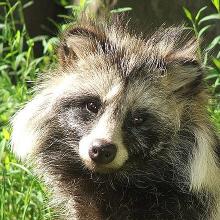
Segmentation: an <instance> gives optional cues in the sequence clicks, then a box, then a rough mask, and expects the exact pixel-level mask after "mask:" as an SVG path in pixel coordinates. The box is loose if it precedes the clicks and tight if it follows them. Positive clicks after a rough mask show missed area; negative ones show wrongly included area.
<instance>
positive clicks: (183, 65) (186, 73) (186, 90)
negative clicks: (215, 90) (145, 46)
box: [153, 27, 203, 95]
mask: <svg viewBox="0 0 220 220" xmlns="http://www.w3.org/2000/svg"><path fill="white" fill-rule="evenodd" d="M158 38H159V39H158ZM153 39H154V40H155V39H157V40H156V41H157V42H156V43H157V46H156V51H157V54H158V56H159V57H161V59H162V60H163V62H164V63H165V66H166V71H167V74H165V79H164V80H163V81H164V83H165V84H166V86H167V87H169V88H170V89H171V91H172V92H174V93H177V94H178V95H194V94H195V93H198V92H199V91H200V89H201V88H202V81H203V68H202V65H201V58H200V56H199V53H198V50H199V49H198V45H199V42H198V41H197V40H196V39H194V38H193V37H189V33H188V32H186V30H185V29H184V27H171V28H166V29H164V30H163V31H161V32H160V33H157V32H156V33H155V35H153Z"/></svg>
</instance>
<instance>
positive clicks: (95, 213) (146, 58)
mask: <svg viewBox="0 0 220 220" xmlns="http://www.w3.org/2000/svg"><path fill="white" fill-rule="evenodd" d="M110 23H111V24H110ZM197 45H198V42H196V41H195V40H194V39H193V38H191V37H189V34H188V32H187V31H185V30H184V28H183V27H170V28H160V29H159V30H158V31H156V32H155V33H154V34H152V35H151V36H149V37H147V38H143V37H141V36H137V35H136V34H134V33H129V31H128V27H127V26H126V25H123V24H122V22H121V21H120V20H118V18H116V19H115V20H114V19H113V20H110V21H108V22H106V21H94V20H92V19H85V18H83V19H82V20H81V21H80V22H79V24H76V25H72V26H70V27H69V28H68V29H67V30H66V31H65V32H64V33H63V34H62V36H61V42H60V45H59V48H58V57H59V66H58V67H57V70H55V71H53V73H52V74H48V75H47V77H46V78H45V79H44V80H43V82H42V83H41V84H40V85H39V89H38V92H37V94H36V96H35V97H34V99H33V100H32V101H30V103H28V104H27V105H26V106H25V107H24V109H23V110H21V111H20V112H19V113H18V114H17V115H16V116H15V118H14V120H13V126H14V131H13V134H12V146H13V149H14V151H15V152H16V153H17V154H18V155H19V156H20V157H28V158H30V159H32V158H33V159H34V161H35V164H36V165H37V166H36V168H35V170H36V172H37V173H38V174H39V175H43V178H44V181H45V182H46V183H47V184H48V185H49V186H52V189H53V191H54V196H55V198H57V200H59V204H60V200H61V201H62V202H61V203H64V206H65V207H66V209H67V210H68V212H67V213H65V216H66V218H67V219H97V220H100V219H204V220H205V219H215V220H217V219H218V218H219V217H218V216H219V214H218V209H219V199H220V173H219V150H218V147H219V139H218V137H217V135H216V133H215V131H214V129H213V127H212V125H211V123H210V122H209V119H208V115H207V111H206V105H207V100H208V96H207V93H206V90H205V87H204V83H203V78H204V69H203V67H202V65H201V58H200V57H199V56H198V54H197ZM91 96H92V97H91ZM80 97H87V99H88V98H89V99H91V98H92V99H94V97H99V100H100V102H101V110H100V112H101V113H99V114H98V115H97V116H96V117H95V118H93V117H94V116H93V115H90V114H89V113H88V112H84V111H85V110H83V109H84V108H83V107H82V106H81V107H72V105H73V106H74V105H82V103H81V101H80ZM78 103H79V104H78ZM80 103H81V104H80ZM79 109H81V110H80V111H83V112H84V113H83V116H81V113H80V111H79ZM139 110H141V111H142V112H141V113H137V112H138V111H139ZM78 114H79V115H78ZM135 114H139V115H141V117H142V114H145V115H146V114H147V116H146V120H147V121H146V124H145V127H140V128H133V127H132V126H133V125H132V124H131V122H130V120H132V117H134V115H135ZM85 115H86V116H85ZM139 115H138V116H139ZM84 116H85V118H83V117H84ZM144 117H145V116H144ZM129 123H130V124H129ZM131 131H132V132H131ZM129 132H130V133H129ZM143 134H144V135H143ZM148 135H149V137H148ZM21 137H22V138H21ZM23 137H24V138H23ZM95 138H105V139H107V140H110V141H113V142H114V143H115V144H116V146H117V155H116V158H115V159H114V161H112V162H111V163H109V164H106V165H97V164H95V163H94V162H93V161H91V159H90V158H89V156H88V154H87V147H88V146H89V143H90V141H91V140H92V139H95ZM82 146H83V147H82ZM205 209H206V210H207V211H205Z"/></svg>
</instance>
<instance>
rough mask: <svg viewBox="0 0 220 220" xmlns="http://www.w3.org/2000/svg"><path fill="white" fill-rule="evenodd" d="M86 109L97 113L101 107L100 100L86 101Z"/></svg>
mask: <svg viewBox="0 0 220 220" xmlns="http://www.w3.org/2000/svg"><path fill="white" fill-rule="evenodd" d="M86 109H87V110H88V111H89V112H92V113H94V114H97V113H98V111H99V109H100V103H99V102H98V101H89V102H87V103H86Z"/></svg>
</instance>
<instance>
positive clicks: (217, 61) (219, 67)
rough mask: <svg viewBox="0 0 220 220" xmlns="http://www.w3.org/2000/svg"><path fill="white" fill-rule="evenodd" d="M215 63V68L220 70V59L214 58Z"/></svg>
mask: <svg viewBox="0 0 220 220" xmlns="http://www.w3.org/2000/svg"><path fill="white" fill-rule="evenodd" d="M213 63H214V64H215V66H216V67H217V68H218V69H219V70H220V60H219V59H216V58H214V59H213Z"/></svg>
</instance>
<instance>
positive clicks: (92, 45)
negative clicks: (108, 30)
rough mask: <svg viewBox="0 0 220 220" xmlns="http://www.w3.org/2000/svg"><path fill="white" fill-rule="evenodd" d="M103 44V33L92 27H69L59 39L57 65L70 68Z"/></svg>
mask: <svg viewBox="0 0 220 220" xmlns="http://www.w3.org/2000/svg"><path fill="white" fill-rule="evenodd" d="M104 42H105V36H104V33H103V32H101V31H100V30H98V29H97V28H94V27H93V26H88V25H87V26H85V27H84V26H79V27H70V28H68V29H67V30H66V31H65V32H64V34H63V36H62V37H61V41H60V45H59V47H58V59H59V63H60V64H61V66H62V67H63V68H66V67H69V66H72V65H74V64H75V63H76V62H77V60H79V59H83V58H84V57H86V56H88V55H90V54H91V53H94V52H96V51H97V50H98V49H99V47H100V45H103V43H104Z"/></svg>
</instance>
